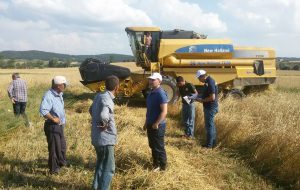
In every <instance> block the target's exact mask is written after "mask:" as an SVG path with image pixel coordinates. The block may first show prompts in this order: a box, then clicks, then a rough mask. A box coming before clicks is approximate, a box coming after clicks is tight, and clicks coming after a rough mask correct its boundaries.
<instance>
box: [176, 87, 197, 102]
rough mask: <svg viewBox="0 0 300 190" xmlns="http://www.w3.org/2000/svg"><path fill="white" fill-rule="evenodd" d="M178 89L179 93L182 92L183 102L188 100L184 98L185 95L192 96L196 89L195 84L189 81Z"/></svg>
mask: <svg viewBox="0 0 300 190" xmlns="http://www.w3.org/2000/svg"><path fill="white" fill-rule="evenodd" d="M178 89H179V93H180V96H181V99H182V103H183V104H187V103H186V101H185V100H184V99H183V97H185V96H191V95H192V94H194V93H195V91H196V88H195V86H194V85H192V84H191V83H188V82H185V84H184V85H183V86H180V87H178Z"/></svg>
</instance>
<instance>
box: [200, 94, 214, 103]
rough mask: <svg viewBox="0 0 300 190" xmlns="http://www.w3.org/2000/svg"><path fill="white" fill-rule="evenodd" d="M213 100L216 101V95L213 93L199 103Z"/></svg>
mask: <svg viewBox="0 0 300 190" xmlns="http://www.w3.org/2000/svg"><path fill="white" fill-rule="evenodd" d="M215 99H216V95H215V94H214V93H213V94H210V95H209V96H208V97H206V98H204V99H201V100H200V101H201V102H212V101H214V100H215Z"/></svg>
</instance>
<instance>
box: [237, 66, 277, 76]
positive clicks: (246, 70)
mask: <svg viewBox="0 0 300 190" xmlns="http://www.w3.org/2000/svg"><path fill="white" fill-rule="evenodd" d="M264 69H265V74H263V75H261V76H258V75H256V74H254V73H253V67H239V66H238V67H236V71H237V77H238V78H265V77H267V78H268V77H272V78H273V77H276V68H274V67H265V68H264Z"/></svg>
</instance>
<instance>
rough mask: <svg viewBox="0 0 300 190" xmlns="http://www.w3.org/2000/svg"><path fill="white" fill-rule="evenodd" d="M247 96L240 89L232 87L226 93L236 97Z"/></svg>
mask: <svg viewBox="0 0 300 190" xmlns="http://www.w3.org/2000/svg"><path fill="white" fill-rule="evenodd" d="M245 96H246V95H245V93H244V92H243V91H242V90H239V89H232V90H230V91H229V92H227V94H226V97H232V98H236V99H240V98H244V97H245Z"/></svg>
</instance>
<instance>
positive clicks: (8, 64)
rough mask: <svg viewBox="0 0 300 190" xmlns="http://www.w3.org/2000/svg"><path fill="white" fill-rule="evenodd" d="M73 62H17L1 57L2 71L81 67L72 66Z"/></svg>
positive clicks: (52, 60)
mask: <svg viewBox="0 0 300 190" xmlns="http://www.w3.org/2000/svg"><path fill="white" fill-rule="evenodd" d="M71 63H72V60H58V59H51V60H49V61H42V60H17V59H4V58H3V57H0V68H1V69H33V68H40V69H42V68H47V67H51V68H65V67H71V66H72V67H74V66H79V63H78V64H71Z"/></svg>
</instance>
